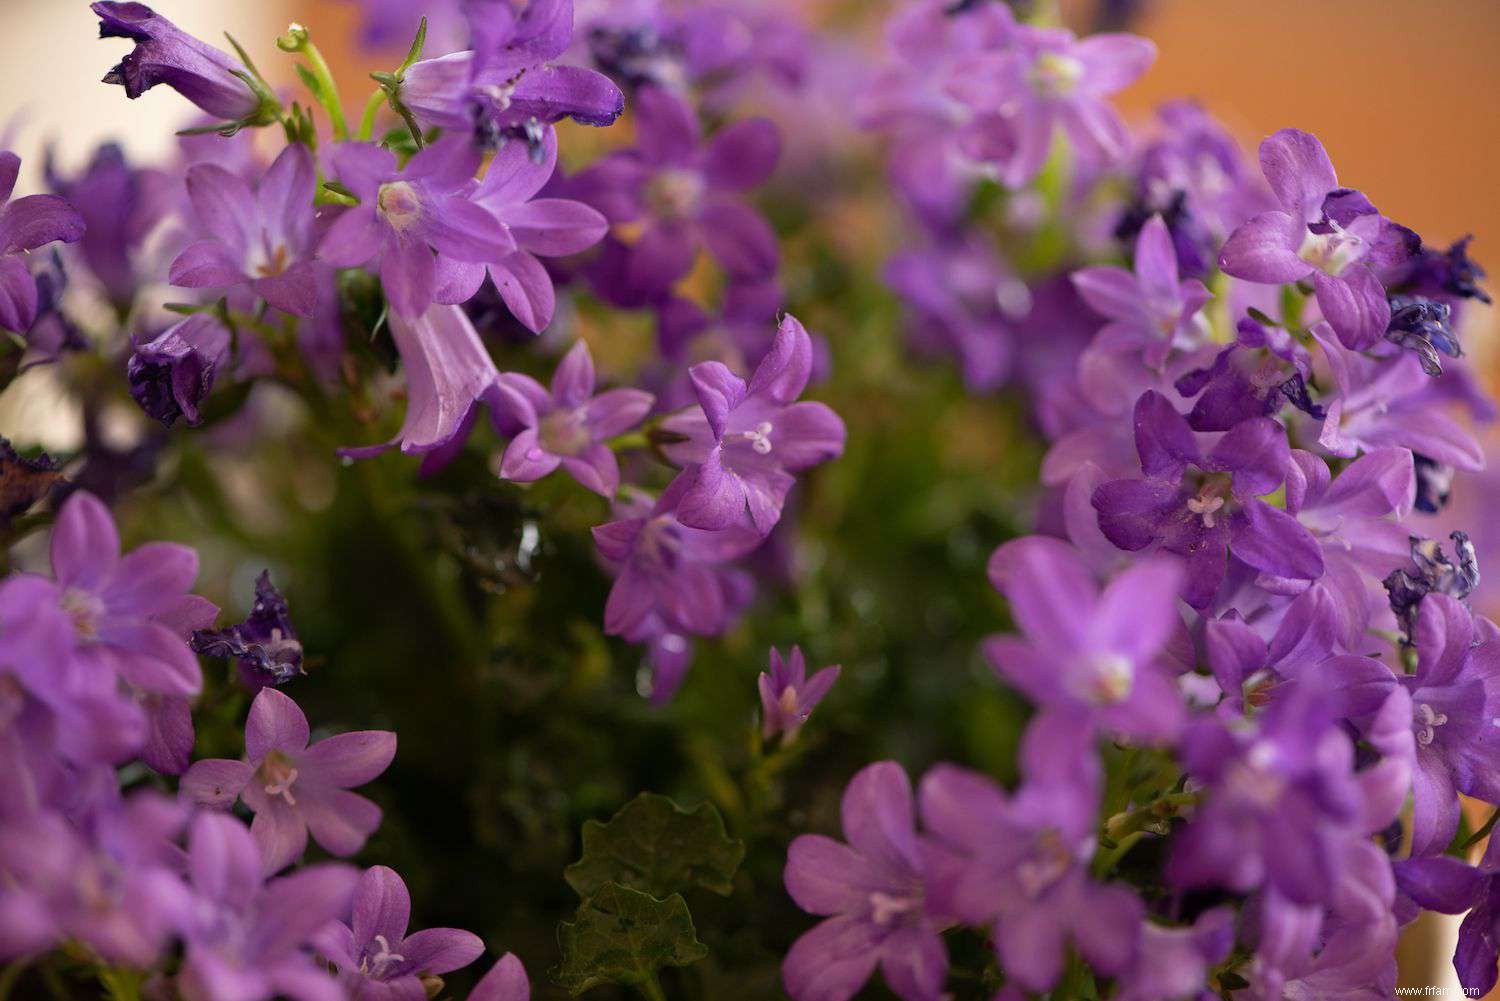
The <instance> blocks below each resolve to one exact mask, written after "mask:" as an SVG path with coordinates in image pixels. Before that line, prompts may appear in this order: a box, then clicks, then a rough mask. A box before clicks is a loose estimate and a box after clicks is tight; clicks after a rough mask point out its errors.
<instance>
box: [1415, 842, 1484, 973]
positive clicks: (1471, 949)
mask: <svg viewBox="0 0 1500 1001" xmlns="http://www.w3.org/2000/svg"><path fill="white" fill-rule="evenodd" d="M1454 862H1457V860H1456V859H1446V858H1434V859H1413V860H1411V861H1410V862H1407V863H1397V870H1396V872H1397V877H1398V879H1399V878H1400V877H1401V876H1402V875H1406V876H1408V877H1411V876H1416V877H1418V878H1421V877H1423V876H1425V877H1427V878H1426V879H1424V880H1423V882H1425V883H1427V884H1428V885H1427V886H1426V887H1424V889H1427V891H1428V892H1427V893H1424V894H1422V895H1421V896H1420V898H1419V899H1420V902H1421V904H1422V906H1424V907H1427V908H1429V909H1431V910H1438V911H1441V912H1443V913H1445V914H1461V913H1463V912H1464V911H1465V910H1468V909H1469V908H1470V907H1472V908H1473V910H1469V913H1468V914H1466V915H1465V916H1464V920H1463V924H1462V925H1460V926H1459V929H1458V948H1457V950H1456V951H1455V952H1454V954H1453V966H1454V969H1455V970H1457V972H1458V979H1459V981H1460V982H1461V983H1462V984H1463V985H1464V987H1465V988H1466V989H1467V992H1468V994H1469V996H1470V997H1483V996H1484V995H1486V994H1488V993H1489V992H1490V990H1491V989H1492V988H1493V987H1494V986H1495V980H1496V976H1497V964H1496V959H1497V957H1500V839H1497V838H1490V839H1489V844H1488V846H1486V848H1485V851H1484V859H1483V861H1481V862H1480V864H1479V869H1478V872H1477V873H1473V874H1472V875H1471V874H1467V873H1461V872H1460V873H1455V872H1454V871H1453V870H1452V869H1448V870H1447V871H1446V872H1444V871H1442V870H1439V871H1438V872H1436V873H1435V872H1433V871H1432V869H1433V867H1435V866H1440V865H1443V863H1454ZM1403 865H1404V866H1408V867H1410V866H1413V865H1420V866H1422V867H1423V869H1419V870H1416V871H1413V870H1412V869H1410V868H1407V869H1406V870H1405V872H1404V873H1403V869H1402V866H1403ZM1424 870H1425V871H1424ZM1433 877H1437V879H1434V878H1433ZM1433 883H1437V884H1438V885H1432V884H1433ZM1401 888H1402V890H1403V891H1404V892H1407V893H1411V892H1412V891H1413V889H1415V888H1414V887H1413V886H1412V885H1411V882H1410V881H1403V885H1402V887H1401ZM1434 897H1436V898H1438V899H1432V898H1434Z"/></svg>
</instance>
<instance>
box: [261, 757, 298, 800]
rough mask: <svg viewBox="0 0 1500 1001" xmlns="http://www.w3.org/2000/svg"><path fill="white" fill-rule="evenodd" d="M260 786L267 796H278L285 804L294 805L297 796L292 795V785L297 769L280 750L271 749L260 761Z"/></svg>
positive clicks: (295, 778)
mask: <svg viewBox="0 0 1500 1001" xmlns="http://www.w3.org/2000/svg"><path fill="white" fill-rule="evenodd" d="M260 782H261V788H263V789H265V791H266V795H267V796H272V797H275V796H280V797H281V798H282V799H284V800H286V804H287V806H296V805H297V797H295V796H293V795H292V786H293V785H294V784H296V782H297V769H296V768H295V767H293V765H292V759H291V758H289V757H287V756H286V755H285V754H283V753H282V752H281V751H272V752H271V753H270V754H268V755H266V759H265V760H264V761H262V762H261V763H260Z"/></svg>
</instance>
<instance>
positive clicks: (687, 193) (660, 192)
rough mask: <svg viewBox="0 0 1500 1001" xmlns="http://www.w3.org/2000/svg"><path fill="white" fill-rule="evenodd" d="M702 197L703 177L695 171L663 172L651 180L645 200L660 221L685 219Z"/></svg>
mask: <svg viewBox="0 0 1500 1001" xmlns="http://www.w3.org/2000/svg"><path fill="white" fill-rule="evenodd" d="M702 197H703V176H702V175H701V174H699V173H698V172H697V171H695V170H664V171H662V172H661V173H659V174H657V175H656V177H655V178H653V179H652V181H651V185H650V187H649V189H648V190H647V192H646V199H647V201H648V202H650V204H651V207H652V209H653V210H655V213H656V215H657V217H658V218H661V219H686V218H687V217H688V216H690V215H692V214H693V210H694V209H696V208H697V206H698V200H699V199H700V198H702Z"/></svg>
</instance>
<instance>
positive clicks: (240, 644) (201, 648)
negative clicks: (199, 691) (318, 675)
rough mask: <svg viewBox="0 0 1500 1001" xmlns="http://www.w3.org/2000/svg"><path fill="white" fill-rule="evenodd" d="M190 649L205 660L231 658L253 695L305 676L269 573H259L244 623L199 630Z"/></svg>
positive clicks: (294, 637)
mask: <svg viewBox="0 0 1500 1001" xmlns="http://www.w3.org/2000/svg"><path fill="white" fill-rule="evenodd" d="M191 645H192V647H193V649H194V650H196V651H197V652H198V653H201V654H203V655H204V656H205V657H233V658H234V659H235V660H237V661H238V662H239V668H240V677H241V678H242V679H243V680H244V682H245V685H246V687H248V688H250V689H252V690H256V691H258V690H260V689H261V688H264V687H265V686H267V685H281V684H285V683H286V682H288V681H290V680H292V679H293V678H295V677H296V676H297V675H299V674H304V673H306V672H304V671H303V670H302V644H301V643H300V642H299V641H298V639H297V630H296V628H295V627H294V626H293V625H292V617H291V613H290V611H289V609H288V608H287V604H286V599H285V598H284V597H282V595H281V592H280V591H278V590H277V589H276V585H275V584H272V583H271V571H269V570H262V571H261V574H260V576H259V577H257V578H256V580H255V604H254V605H252V606H251V607H250V614H249V615H247V616H246V617H245V621H244V622H241V623H240V624H239V625H237V626H230V627H229V628H227V629H199V630H198V631H197V632H195V633H193V638H192V640H191Z"/></svg>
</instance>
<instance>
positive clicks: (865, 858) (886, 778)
mask: <svg viewBox="0 0 1500 1001" xmlns="http://www.w3.org/2000/svg"><path fill="white" fill-rule="evenodd" d="M842 817H843V828H844V838H845V839H846V841H847V842H848V843H847V844H844V843H842V842H838V841H835V840H833V839H832V838H829V837H824V836H823V835H821V834H804V835H802V836H800V837H799V838H797V839H796V840H795V841H793V842H792V844H791V847H790V848H789V849H788V850H787V858H786V872H785V874H784V880H785V883H786V891H787V893H788V894H790V895H791V898H792V899H793V900H794V901H796V903H797V906H798V907H800V908H802V909H803V910H804V911H808V912H809V913H812V914H818V915H822V916H825V918H826V920H824V921H823V922H822V923H820V924H819V925H817V926H816V927H815V928H813V929H812V930H811V931H809V932H807V933H806V934H804V935H803V936H802V937H801V938H799V939H797V941H796V942H794V943H793V944H792V948H791V950H790V951H789V952H788V953H787V955H786V959H785V960H784V961H783V962H782V965H781V977H782V983H783V985H785V987H786V992H787V993H788V994H790V995H791V996H792V997H793V998H794V999H795V1001H848V999H849V998H852V997H853V996H854V995H855V994H856V993H858V991H859V989H860V988H861V987H862V986H864V983H865V981H866V980H868V979H869V978H870V974H871V973H873V972H874V971H875V967H876V966H877V965H878V966H879V967H880V970H881V973H882V974H883V975H884V977H885V982H886V985H887V986H889V987H890V989H891V990H892V991H893V992H894V993H895V994H896V995H897V996H898V997H900V998H902V999H903V1001H937V999H938V998H939V997H940V996H941V994H942V989H943V982H944V980H945V978H946V975H947V972H948V950H947V949H946V948H945V947H944V945H943V940H942V938H941V937H940V932H941V931H942V929H943V927H944V926H945V925H946V924H947V923H948V922H947V920H946V919H945V918H944V917H943V916H941V915H939V914H936V913H934V912H933V911H932V910H931V909H930V907H929V902H928V900H927V897H926V889H927V881H928V856H929V854H930V849H929V848H928V847H927V845H926V844H925V842H924V839H923V838H921V837H919V836H918V835H917V833H916V830H915V825H916V818H915V817H914V816H913V810H912V793H911V783H910V782H909V781H908V780H907V777H906V772H905V771H903V770H902V768H901V766H900V765H898V764H896V763H895V762H894V761H881V762H877V763H876V764H873V765H869V766H867V767H866V768H864V769H863V770H861V771H860V772H859V773H858V774H857V775H855V776H854V778H852V779H850V780H849V786H848V788H847V789H845V790H844V800H843V809H842Z"/></svg>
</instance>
